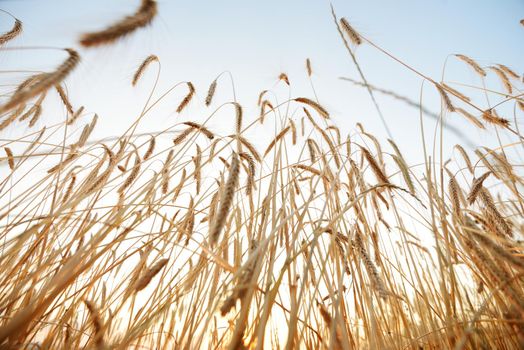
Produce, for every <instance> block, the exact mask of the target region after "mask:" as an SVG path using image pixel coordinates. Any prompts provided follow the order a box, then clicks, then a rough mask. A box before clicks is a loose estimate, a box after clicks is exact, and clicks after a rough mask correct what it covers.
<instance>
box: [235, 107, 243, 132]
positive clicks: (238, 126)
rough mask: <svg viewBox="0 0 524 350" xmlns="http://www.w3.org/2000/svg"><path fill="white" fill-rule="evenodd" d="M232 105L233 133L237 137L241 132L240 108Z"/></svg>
mask: <svg viewBox="0 0 524 350" xmlns="http://www.w3.org/2000/svg"><path fill="white" fill-rule="evenodd" d="M233 104H234V105H235V132H236V133H237V135H239V134H240V132H241V131H242V106H241V105H240V104H239V103H237V102H234V103H233Z"/></svg>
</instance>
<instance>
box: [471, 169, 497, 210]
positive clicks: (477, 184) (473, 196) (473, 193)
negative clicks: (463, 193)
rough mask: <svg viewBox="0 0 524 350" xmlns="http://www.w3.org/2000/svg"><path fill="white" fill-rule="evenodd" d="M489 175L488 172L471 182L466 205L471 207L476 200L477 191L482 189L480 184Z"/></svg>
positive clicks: (489, 172)
mask: <svg viewBox="0 0 524 350" xmlns="http://www.w3.org/2000/svg"><path fill="white" fill-rule="evenodd" d="M490 174H491V171H488V172H486V173H484V174H482V175H481V176H480V177H479V178H478V179H475V180H473V184H472V185H471V190H470V191H469V194H468V198H467V200H468V203H469V204H470V205H471V204H473V203H474V202H475V199H477V195H478V194H479V191H480V190H481V189H482V184H483V183H484V180H486V179H487V178H488V176H489V175H490Z"/></svg>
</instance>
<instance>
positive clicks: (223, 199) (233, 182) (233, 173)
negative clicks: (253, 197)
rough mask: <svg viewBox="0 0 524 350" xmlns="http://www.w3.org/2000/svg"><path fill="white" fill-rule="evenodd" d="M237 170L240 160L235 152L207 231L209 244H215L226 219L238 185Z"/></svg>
mask: <svg viewBox="0 0 524 350" xmlns="http://www.w3.org/2000/svg"><path fill="white" fill-rule="evenodd" d="M239 172H240V161H239V159H238V155H237V154H236V153H233V157H232V159H231V166H230V167H229V175H228V178H227V182H226V183H225V185H224V186H223V187H224V188H223V189H222V194H221V196H220V207H219V209H218V212H217V213H216V216H215V218H214V220H213V223H212V225H211V229H210V231H209V239H210V244H211V246H214V245H216V243H217V242H218V238H219V237H220V233H221V232H222V229H223V228H224V224H225V223H226V219H227V216H228V215H227V214H228V213H229V209H230V208H231V205H232V204H233V196H234V194H235V189H236V187H237V185H238V177H239Z"/></svg>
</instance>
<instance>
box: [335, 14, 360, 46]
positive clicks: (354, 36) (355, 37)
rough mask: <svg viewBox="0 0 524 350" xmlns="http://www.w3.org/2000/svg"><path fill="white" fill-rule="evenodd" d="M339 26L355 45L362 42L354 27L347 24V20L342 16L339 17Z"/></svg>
mask: <svg viewBox="0 0 524 350" xmlns="http://www.w3.org/2000/svg"><path fill="white" fill-rule="evenodd" d="M340 26H341V27H342V29H343V30H344V32H345V33H346V35H347V36H348V37H349V40H351V42H352V43H353V44H355V45H360V44H362V39H361V38H360V35H359V34H358V33H357V31H356V30H355V29H353V27H352V26H351V25H350V24H349V22H348V20H347V19H345V18H344V17H342V18H341V19H340Z"/></svg>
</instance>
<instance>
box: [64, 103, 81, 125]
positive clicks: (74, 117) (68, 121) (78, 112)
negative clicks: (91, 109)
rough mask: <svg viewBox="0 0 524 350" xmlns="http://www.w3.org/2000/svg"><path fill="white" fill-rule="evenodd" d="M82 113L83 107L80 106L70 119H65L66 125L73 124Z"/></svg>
mask: <svg viewBox="0 0 524 350" xmlns="http://www.w3.org/2000/svg"><path fill="white" fill-rule="evenodd" d="M83 111H84V106H81V107H80V108H78V110H77V111H76V112H75V113H73V115H71V118H68V119H67V125H72V124H74V123H75V121H76V120H77V119H78V117H79V116H80V115H81V114H82V112H83Z"/></svg>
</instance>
